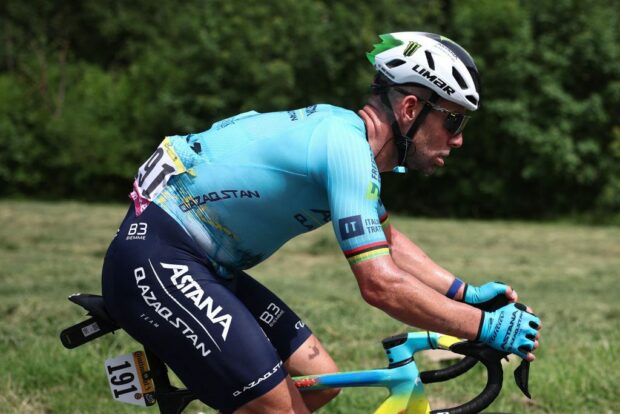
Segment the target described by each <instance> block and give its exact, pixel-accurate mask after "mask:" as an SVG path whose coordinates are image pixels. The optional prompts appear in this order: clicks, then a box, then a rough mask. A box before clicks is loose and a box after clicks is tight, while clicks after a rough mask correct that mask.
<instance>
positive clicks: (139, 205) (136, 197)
mask: <svg viewBox="0 0 620 414" xmlns="http://www.w3.org/2000/svg"><path fill="white" fill-rule="evenodd" d="M129 198H131V199H132V200H133V207H134V209H135V211H136V216H139V215H140V214H142V213H143V212H144V210H146V208H147V207H148V206H149V204H151V202H150V201H149V200H148V199H146V198H144V197H142V196H141V195H140V191H139V190H138V183H137V182H136V181H134V182H133V191H132V192H131V193H130V194H129Z"/></svg>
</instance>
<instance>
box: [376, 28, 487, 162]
mask: <svg viewBox="0 0 620 414" xmlns="http://www.w3.org/2000/svg"><path fill="white" fill-rule="evenodd" d="M379 37H380V38H381V43H379V44H376V45H374V46H375V47H374V49H373V50H372V52H369V53H367V54H366V56H367V57H368V60H369V61H370V63H372V64H373V65H374V66H375V69H376V70H377V72H378V73H377V76H376V77H375V81H374V83H373V85H372V90H373V92H374V93H375V94H377V95H380V97H381V101H382V102H383V104H384V106H385V107H386V108H387V112H386V113H387V115H388V117H389V119H390V123H391V126H392V132H393V139H394V143H395V145H396V148H397V149H398V160H399V161H398V164H397V166H396V167H395V168H394V170H393V171H394V172H401V173H402V172H406V171H407V167H406V166H405V161H406V159H407V152H408V150H409V147H410V146H413V147H414V150H415V146H414V144H413V137H414V135H415V134H416V132H417V131H418V129H419V128H420V126H421V125H422V123H423V122H424V120H425V119H426V116H427V115H428V113H429V111H431V110H432V109H435V110H437V106H436V105H435V104H436V103H437V101H438V100H439V98H443V99H445V100H448V101H451V102H454V103H457V104H459V105H461V106H462V107H464V108H465V109H466V110H469V111H475V110H476V109H478V106H479V105H480V76H479V74H478V69H477V68H476V64H475V63H474V60H473V59H472V57H471V56H470V55H469V53H467V51H466V50H465V49H463V48H462V47H461V46H459V45H458V44H457V43H455V42H453V41H452V40H450V39H448V38H446V37H443V36H440V35H437V34H434V33H426V32H398V33H390V34H384V35H379ZM399 85H415V86H422V87H424V88H427V89H429V90H430V91H431V95H430V97H428V98H427V99H426V100H424V102H425V106H424V109H422V111H421V112H420V113H419V114H418V116H417V117H416V119H415V121H414V122H413V124H412V125H411V126H410V127H409V130H408V131H407V132H406V133H404V134H403V133H402V131H401V129H400V126H399V125H398V122H397V121H396V118H395V116H394V110H393V108H392V103H391V101H390V99H389V97H388V91H389V90H390V89H395V90H397V91H398V92H400V93H403V92H404V93H406V94H407V92H406V91H403V90H402V89H399V88H398V86H399ZM468 120H469V116H468V115H465V114H460V113H451V114H449V115H448V117H447V118H446V123H444V125H447V126H448V128H447V129H448V130H449V131H450V132H451V133H452V134H454V135H456V134H460V133H461V132H462V131H463V128H464V127H465V125H466V124H467V121H468Z"/></svg>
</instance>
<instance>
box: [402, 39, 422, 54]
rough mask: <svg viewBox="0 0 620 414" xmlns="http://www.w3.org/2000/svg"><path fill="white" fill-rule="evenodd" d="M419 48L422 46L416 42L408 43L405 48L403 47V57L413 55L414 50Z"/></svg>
mask: <svg viewBox="0 0 620 414" xmlns="http://www.w3.org/2000/svg"><path fill="white" fill-rule="evenodd" d="M421 47H422V45H421V44H419V43H418V42H409V43H408V44H407V47H405V50H404V51H403V55H405V56H411V55H413V54H414V53H415V51H416V50H418V49H419V48H421Z"/></svg>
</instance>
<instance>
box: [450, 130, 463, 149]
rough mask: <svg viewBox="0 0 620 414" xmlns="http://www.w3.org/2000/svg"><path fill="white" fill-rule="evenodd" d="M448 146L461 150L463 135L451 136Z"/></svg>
mask: <svg viewBox="0 0 620 414" xmlns="http://www.w3.org/2000/svg"><path fill="white" fill-rule="evenodd" d="M448 145H449V146H450V148H461V147H462V146H463V133H462V132H461V133H460V134H458V135H453V136H451V137H450V139H449V140H448Z"/></svg>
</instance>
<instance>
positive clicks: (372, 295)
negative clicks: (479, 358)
mask: <svg viewBox="0 0 620 414" xmlns="http://www.w3.org/2000/svg"><path fill="white" fill-rule="evenodd" d="M390 263H391V264H390ZM365 267H367V269H365V271H363V270H362V269H361V267H360V266H359V265H357V266H353V271H354V273H355V275H356V278H357V280H358V284H359V287H360V291H361V293H362V296H363V297H364V299H365V300H366V301H367V302H368V303H369V304H371V305H373V306H375V307H377V308H379V309H381V310H383V311H384V312H386V313H387V314H388V315H390V316H391V317H393V318H395V319H398V320H400V321H401V322H404V323H406V324H409V325H412V326H415V327H418V328H422V329H426V330H432V331H437V332H442V333H446V334H449V335H454V336H458V337H460V338H467V339H474V338H475V337H476V335H477V333H478V329H479V326H480V320H481V319H480V318H481V315H482V313H481V311H480V310H478V309H476V308H473V307H471V306H468V305H466V304H464V303H459V302H455V301H453V300H449V299H448V298H446V297H445V296H444V295H443V294H441V293H438V292H436V291H435V290H434V289H432V288H430V287H429V286H427V285H426V284H425V283H423V282H421V281H420V280H418V279H417V278H415V277H413V276H412V275H410V274H407V273H406V272H405V271H404V270H402V269H400V268H399V267H397V266H396V264H395V263H394V262H393V261H392V260H389V261H388V260H373V261H372V263H367V264H365Z"/></svg>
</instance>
